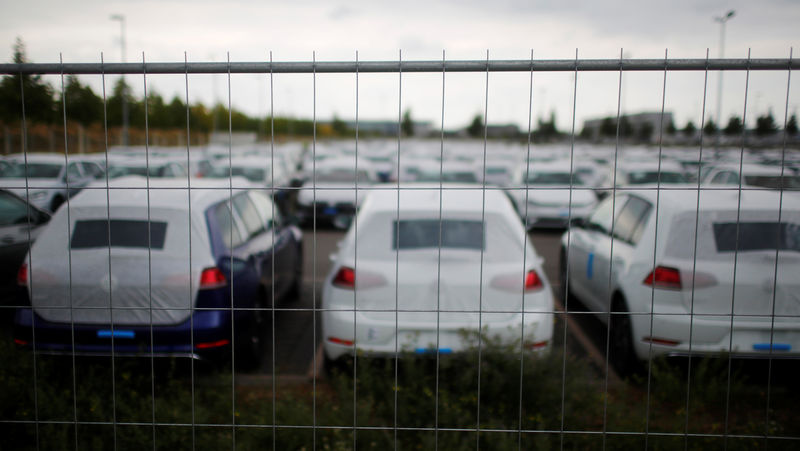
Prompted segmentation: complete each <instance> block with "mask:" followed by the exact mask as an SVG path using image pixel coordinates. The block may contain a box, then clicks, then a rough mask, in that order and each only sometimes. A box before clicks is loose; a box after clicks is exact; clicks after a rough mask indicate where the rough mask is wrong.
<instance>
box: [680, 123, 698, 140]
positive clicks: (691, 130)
mask: <svg viewBox="0 0 800 451" xmlns="http://www.w3.org/2000/svg"><path fill="white" fill-rule="evenodd" d="M695 133H697V127H695V126H694V122H692V121H689V122H687V123H686V127H683V134H684V135H686V136H689V137H691V136H694V134H695Z"/></svg>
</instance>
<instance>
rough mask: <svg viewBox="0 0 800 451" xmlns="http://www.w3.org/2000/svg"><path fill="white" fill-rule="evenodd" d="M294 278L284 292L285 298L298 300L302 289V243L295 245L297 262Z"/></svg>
mask: <svg viewBox="0 0 800 451" xmlns="http://www.w3.org/2000/svg"><path fill="white" fill-rule="evenodd" d="M293 276H294V280H292V285H291V287H289V291H287V292H286V299H287V300H299V299H300V295H301V294H302V291H303V245H302V244H300V245H299V246H297V263H295V268H294V274H293Z"/></svg>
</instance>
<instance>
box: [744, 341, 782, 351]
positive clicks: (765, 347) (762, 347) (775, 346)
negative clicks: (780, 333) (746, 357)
mask: <svg viewBox="0 0 800 451" xmlns="http://www.w3.org/2000/svg"><path fill="white" fill-rule="evenodd" d="M753 349H754V350H756V351H769V349H770V345H769V343H756V344H754V345H753ZM772 350H773V351H791V350H792V345H790V344H787V343H772Z"/></svg>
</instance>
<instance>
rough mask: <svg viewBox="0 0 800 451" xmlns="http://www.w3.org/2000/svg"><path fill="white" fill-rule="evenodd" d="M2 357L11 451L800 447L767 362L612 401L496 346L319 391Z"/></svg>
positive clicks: (557, 364) (777, 371)
mask: <svg viewBox="0 0 800 451" xmlns="http://www.w3.org/2000/svg"><path fill="white" fill-rule="evenodd" d="M0 355H2V357H3V365H2V366H1V367H0V387H2V389H0V427H2V428H3V429H4V432H6V433H5V434H3V440H2V442H0V448H2V449H35V448H36V447H37V441H38V447H39V448H40V449H63V448H75V447H76V444H77V448H79V449H109V448H113V447H114V445H116V448H117V449H120V450H126V449H142V448H153V447H154V446H155V447H158V448H160V449H188V448H194V449H214V450H216V449H229V448H231V447H232V445H233V443H234V440H235V444H236V448H239V449H262V448H267V449H270V448H272V446H273V443H274V444H275V449H313V448H314V447H316V448H317V449H326V450H328V449H329V450H338V449H352V448H353V444H354V441H355V443H356V445H357V447H358V448H366V449H382V450H385V449H393V448H394V447H395V445H397V447H398V448H403V449H431V448H434V447H435V446H438V447H439V448H440V449H473V448H475V447H476V446H477V445H480V447H481V448H482V449H519V448H522V449H562V448H563V449H601V448H603V446H605V449H609V450H614V449H630V448H640V447H641V448H643V447H644V446H645V442H646V445H647V447H648V448H650V449H656V450H660V449H676V448H679V449H683V448H684V447H686V448H687V449H715V448H724V447H727V448H728V449H731V450H735V449H754V448H756V449H759V448H764V447H765V445H766V444H767V441H766V438H765V436H766V435H770V436H774V437H788V438H794V439H797V438H800V421H798V418H800V416H798V415H797V414H796V413H795V412H796V405H797V404H798V401H800V394H799V393H798V390H794V389H793V382H792V377H791V374H796V370H797V365H796V364H794V363H787V362H778V361H775V362H773V367H772V375H771V377H770V378H769V379H768V378H767V374H768V373H767V369H768V368H767V366H766V364H767V363H766V362H765V361H759V362H738V361H733V362H732V363H731V364H730V366H729V360H728V359H727V358H724V357H722V358H711V359H695V360H693V361H692V368H691V373H689V370H688V361H687V360H679V361H667V360H654V361H653V363H652V365H651V373H650V377H649V379H648V378H647V376H645V377H643V378H637V379H634V380H628V381H626V383H624V384H622V385H619V386H611V387H610V388H609V389H608V391H606V385H605V380H604V377H603V376H602V374H598V372H597V371H596V370H595V369H594V368H593V367H592V366H591V365H590V364H588V363H587V362H586V361H584V360H581V359H578V358H574V357H571V356H569V355H568V356H566V358H565V356H564V355H563V354H561V353H559V352H552V353H551V354H550V355H546V356H539V357H535V356H532V355H525V357H524V359H522V360H521V359H520V354H519V351H518V347H515V346H512V345H504V344H501V343H494V342H491V341H490V340H488V341H484V343H483V346H482V351H481V353H480V364H479V363H478V353H477V351H476V350H475V351H471V352H468V353H466V354H464V355H458V356H454V355H442V356H441V358H440V361H439V364H438V379H437V363H436V360H435V359H433V358H424V359H420V358H415V357H414V356H402V357H401V358H400V359H399V360H398V362H399V364H398V366H397V367H396V368H395V360H394V359H368V358H363V357H360V358H358V359H357V367H356V370H355V377H354V376H353V369H352V366H350V367H348V366H346V365H345V366H343V371H338V372H334V374H332V375H329V377H327V378H326V379H325V380H321V381H318V382H317V387H316V388H317V390H316V392H315V393H312V390H311V384H310V383H308V384H306V383H296V382H286V381H282V380H281V379H280V378H279V379H278V381H276V382H275V383H276V384H278V385H276V386H275V387H273V385H272V383H273V382H272V381H271V379H269V378H251V379H249V381H248V382H247V383H242V382H243V381H242V380H240V379H233V377H234V376H232V375H231V373H230V371H229V370H228V371H224V370H221V371H215V370H209V369H204V368H200V367H197V368H195V370H196V371H195V372H194V373H193V372H192V370H191V366H190V362H188V361H186V360H156V361H155V364H154V365H153V366H151V361H150V360H149V359H133V358H120V357H118V358H116V359H115V361H114V369H113V373H112V368H111V359H110V358H94V359H86V358H78V359H76V360H75V366H74V372H73V364H72V363H73V361H72V359H71V358H69V357H67V358H63V357H61V358H56V357H51V356H42V355H38V356H37V357H36V366H35V373H34V358H33V357H34V356H33V354H32V353H30V352H26V351H24V350H20V349H17V348H16V347H14V346H12V345H11V344H9V343H8V342H7V341H4V342H3V343H2V344H0ZM520 370H522V371H520ZM395 372H396V374H397V379H396V381H397V384H396V385H395ZM193 374H194V377H193ZM729 374H730V379H729V377H728V375H729ZM34 375H35V376H34ZM689 375H691V377H689ZM73 376H74V377H73ZM729 381H730V382H729ZM478 382H480V394H479V393H478ZM768 382H769V384H768ZM437 384H438V391H437ZM768 385H769V387H770V389H769V396H770V403H769V405H770V409H769V411H768V410H767V386H768ZM687 386H688V387H689V388H690V390H689V391H688V392H687ZM273 389H274V390H275V393H276V395H277V396H276V397H275V399H274V400H273V396H272V393H273ZM687 393H688V398H687ZM520 395H521V398H520ZM687 399H688V402H687ZM520 400H521V402H520ZM479 405H480V419H478V412H479V408H478V406H479ZM687 406H688V409H687ZM273 412H274V414H275V419H276V424H277V427H275V428H273V424H272V423H273V421H272V418H273ZM726 413H727V415H726ZM76 417H77V419H78V423H77V425H76V423H75V418H76ZM37 420H38V422H39V424H38V427H37ZM354 421H355V422H356V424H357V425H358V426H359V429H358V430H357V431H356V432H355V434H354V433H353V429H352V426H353V424H354ZM234 422H235V426H231V424H232V423H234ZM115 423H116V424H115ZM315 424H316V425H317V426H319V428H318V429H316V430H314V428H313V427H312V426H313V425H315ZM395 425H396V426H397V429H396V430H395ZM478 426H479V427H480V429H481V431H480V432H477V431H476V429H477V428H478ZM726 428H727V433H728V434H732V435H733V436H728V437H727V438H726V437H724V435H725V432H726ZM562 430H563V431H565V432H564V433H561V431H562ZM520 431H522V432H521V433H520ZM604 432H605V434H604ZM631 432H632V433H635V434H630V433H631ZM645 432H649V434H647V435H645ZM685 432H689V435H684V433H685ZM76 433H77V434H76ZM797 443H798V442H797V441H796V440H784V439H777V438H772V439H770V440H769V443H768V445H769V449H794V448H796V447H797V446H796V444H797Z"/></svg>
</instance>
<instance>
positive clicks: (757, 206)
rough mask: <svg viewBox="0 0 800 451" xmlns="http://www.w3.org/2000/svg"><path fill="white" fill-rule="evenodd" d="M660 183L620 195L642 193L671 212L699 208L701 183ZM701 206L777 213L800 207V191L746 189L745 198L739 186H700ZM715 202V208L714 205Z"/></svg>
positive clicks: (625, 190) (629, 190)
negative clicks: (698, 196)
mask: <svg viewBox="0 0 800 451" xmlns="http://www.w3.org/2000/svg"><path fill="white" fill-rule="evenodd" d="M656 188H657V186H656V185H637V186H636V188H631V189H619V188H618V189H617V193H618V194H620V195H621V194H623V193H630V194H632V195H635V196H639V197H641V198H644V199H645V200H647V201H649V202H650V203H651V204H653V205H655V204H656V202H657V203H658V205H659V209H662V208H667V209H668V210H669V211H672V212H676V213H680V212H686V211H695V210H696V209H697V193H698V190H697V185H692V184H681V185H669V188H666V187H663V186H662V187H661V188H660V189H656ZM700 200H701V208H704V209H708V210H738V209H740V208H741V209H742V210H749V211H753V210H764V211H770V212H774V211H775V208H776V205H779V204H781V203H782V207H783V209H785V210H800V192H792V191H784V192H783V196H781V192H780V191H778V190H772V189H764V188H759V189H747V188H745V189H742V191H741V199H740V196H739V190H738V189H736V188H731V189H719V188H706V187H702V188H700ZM712 205H713V207H712Z"/></svg>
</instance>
